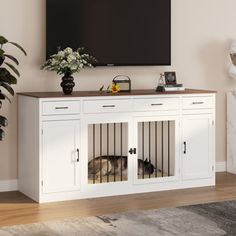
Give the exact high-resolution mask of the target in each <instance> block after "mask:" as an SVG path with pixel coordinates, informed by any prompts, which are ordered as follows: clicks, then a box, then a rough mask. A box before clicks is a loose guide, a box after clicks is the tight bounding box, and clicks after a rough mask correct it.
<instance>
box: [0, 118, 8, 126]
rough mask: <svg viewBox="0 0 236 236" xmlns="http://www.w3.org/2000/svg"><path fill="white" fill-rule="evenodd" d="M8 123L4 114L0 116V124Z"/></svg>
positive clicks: (5, 124)
mask: <svg viewBox="0 0 236 236" xmlns="http://www.w3.org/2000/svg"><path fill="white" fill-rule="evenodd" d="M7 125H8V120H7V118H6V117H4V116H0V126H3V127H7Z"/></svg>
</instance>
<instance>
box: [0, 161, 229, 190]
mask: <svg viewBox="0 0 236 236" xmlns="http://www.w3.org/2000/svg"><path fill="white" fill-rule="evenodd" d="M225 171H226V162H217V163H216V172H225ZM17 190H18V180H17V179H13V180H0V192H9V191H17Z"/></svg>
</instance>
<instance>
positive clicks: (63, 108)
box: [55, 107, 69, 110]
mask: <svg viewBox="0 0 236 236" xmlns="http://www.w3.org/2000/svg"><path fill="white" fill-rule="evenodd" d="M55 109H56V110H66V109H69V107H55Z"/></svg>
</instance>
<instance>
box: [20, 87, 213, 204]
mask: <svg viewBox="0 0 236 236" xmlns="http://www.w3.org/2000/svg"><path fill="white" fill-rule="evenodd" d="M18 95H19V96H18V103H19V104H18V105H19V107H18V124H19V129H18V136H19V138H18V140H19V144H18V147H19V152H18V153H19V191H21V192H22V193H24V194H25V195H27V196H29V197H30V198H32V199H34V200H35V201H37V202H40V203H43V202H52V201H61V200H72V199H82V198H93V197H102V196H112V195H121V194H133V193H141V192H142V193H144V192H152V191H162V190H171V189H182V188H192V187H202V186H212V185H215V92H213V91H205V90H190V89H187V90H185V91H181V92H180V91H179V92H165V93H158V92H155V91H154V90H133V91H131V92H129V93H126V92H125V93H119V94H116V95H113V94H107V93H99V92H95V91H93V92H86V91H84V92H74V93H73V94H72V95H70V96H65V95H63V94H62V93H59V92H49V93H37V92H33V93H20V94H18Z"/></svg>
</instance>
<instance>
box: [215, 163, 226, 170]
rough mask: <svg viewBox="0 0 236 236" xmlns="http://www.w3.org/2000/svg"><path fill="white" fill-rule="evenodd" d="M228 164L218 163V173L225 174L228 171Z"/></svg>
mask: <svg viewBox="0 0 236 236" xmlns="http://www.w3.org/2000/svg"><path fill="white" fill-rule="evenodd" d="M226 169H227V168H226V162H225V161H223V162H216V172H225V171H226Z"/></svg>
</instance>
